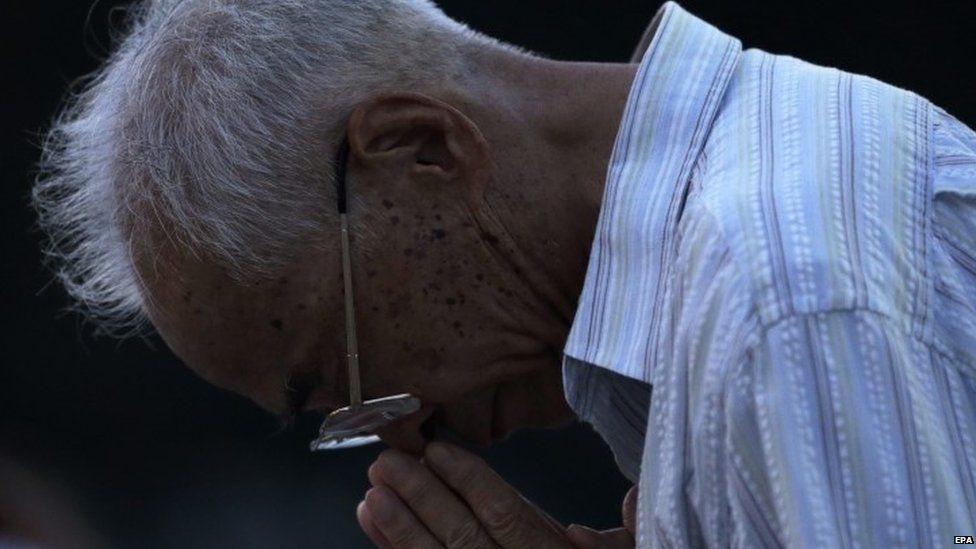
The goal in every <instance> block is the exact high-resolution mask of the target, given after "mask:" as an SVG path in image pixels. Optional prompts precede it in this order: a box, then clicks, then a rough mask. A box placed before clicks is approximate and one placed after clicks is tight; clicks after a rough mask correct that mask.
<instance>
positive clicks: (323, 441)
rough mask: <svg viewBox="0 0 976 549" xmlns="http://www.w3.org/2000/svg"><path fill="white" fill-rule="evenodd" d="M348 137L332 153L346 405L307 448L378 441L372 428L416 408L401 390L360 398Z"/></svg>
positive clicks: (334, 447) (415, 402)
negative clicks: (348, 207) (342, 300)
mask: <svg viewBox="0 0 976 549" xmlns="http://www.w3.org/2000/svg"><path fill="white" fill-rule="evenodd" d="M348 158H349V140H348V139H347V138H346V137H345V136H344V137H343V138H342V142H341V143H340V144H339V150H338V152H337V153H336V162H335V166H336V168H335V169H336V197H337V199H338V203H339V221H340V228H341V230H340V235H339V237H340V241H341V243H342V281H343V288H344V297H345V306H346V362H347V365H348V370H349V406H346V407H343V408H339V409H338V410H335V411H333V412H332V413H331V414H329V415H328V416H326V418H325V421H323V422H322V426H321V427H319V436H318V437H316V438H315V440H313V441H312V443H311V445H310V448H311V450H312V451H313V452H314V451H316V450H339V449H342V448H352V447H355V446H362V445H364V444H371V443H374V442H377V441H379V437H377V436H376V435H375V434H373V432H374V431H376V429H379V428H380V427H383V426H385V425H389V424H390V423H392V422H394V421H396V420H398V419H400V418H403V417H405V416H407V415H409V414H412V413H413V412H416V411H417V410H419V409H420V399H418V398H417V397H415V396H413V395H411V394H407V393H402V394H399V395H393V396H388V397H382V398H376V399H371V400H367V401H365V402H364V401H363V394H362V388H361V386H360V380H359V349H358V343H357V341H356V314H355V309H354V308H353V296H352V268H351V267H350V264H349V223H348V220H347V219H346V161H347V160H348Z"/></svg>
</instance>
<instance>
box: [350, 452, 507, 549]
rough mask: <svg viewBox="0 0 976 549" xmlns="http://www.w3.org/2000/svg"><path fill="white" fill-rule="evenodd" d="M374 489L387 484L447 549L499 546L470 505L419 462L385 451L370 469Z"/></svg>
mask: <svg viewBox="0 0 976 549" xmlns="http://www.w3.org/2000/svg"><path fill="white" fill-rule="evenodd" d="M368 476H369V481H370V482H371V483H373V485H374V486H378V485H386V486H389V487H390V488H392V489H393V491H394V492H396V494H397V495H398V496H400V499H402V500H403V502H404V503H406V504H407V506H408V507H410V509H411V510H412V511H413V513H414V514H415V515H416V516H417V518H419V519H420V521H421V522H423V523H424V524H425V525H426V526H427V529H428V530H430V532H431V533H432V534H434V537H436V538H437V539H438V540H440V541H441V543H443V544H444V546H446V547H448V548H450V549H454V548H459V547H464V548H469V547H470V548H472V549H479V548H492V547H497V545H496V544H495V542H494V541H493V540H492V539H491V537H490V536H489V535H488V533H487V532H485V530H484V528H482V527H481V523H479V522H478V520H477V519H475V517H474V514H472V512H471V510H470V509H468V506H467V505H466V504H465V503H464V502H463V501H461V499H459V498H458V497H457V495H455V494H454V492H452V491H451V490H450V488H448V487H447V486H446V485H445V484H444V482H443V481H442V480H441V479H439V478H437V476H436V475H434V473H433V472H432V471H431V470H430V469H428V468H427V467H426V466H424V465H423V464H421V463H420V462H419V461H417V460H416V459H414V458H412V457H410V456H408V455H407V454H404V453H403V452H399V451H397V450H385V451H384V452H383V453H381V454H380V457H379V458H377V460H376V463H374V464H373V465H372V466H370V468H369V472H368Z"/></svg>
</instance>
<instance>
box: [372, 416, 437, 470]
mask: <svg viewBox="0 0 976 549" xmlns="http://www.w3.org/2000/svg"><path fill="white" fill-rule="evenodd" d="M436 410H437V407H436V406H435V405H433V404H424V405H422V406H421V407H420V409H419V410H417V411H416V412H414V413H412V414H410V415H409V416H406V417H404V418H401V419H398V420H397V421H395V422H393V423H391V424H389V425H386V426H385V427H381V428H379V429H377V430H376V434H377V435H379V437H380V439H381V440H382V441H383V442H384V443H385V444H386V445H387V446H389V447H391V448H396V449H397V450H400V451H403V452H407V453H408V454H413V455H416V456H418V457H419V456H422V455H423V453H424V447H425V446H426V445H427V438H428V437H427V436H425V434H424V429H423V426H424V423H426V422H427V420H429V419H430V418H431V416H432V415H434V412H435V411H436Z"/></svg>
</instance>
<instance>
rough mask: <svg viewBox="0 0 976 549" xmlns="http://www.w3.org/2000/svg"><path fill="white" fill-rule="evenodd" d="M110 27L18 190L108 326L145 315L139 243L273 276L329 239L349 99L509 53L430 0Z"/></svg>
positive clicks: (273, 3) (191, 15)
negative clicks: (172, 247)
mask: <svg viewBox="0 0 976 549" xmlns="http://www.w3.org/2000/svg"><path fill="white" fill-rule="evenodd" d="M127 28H128V30H127V32H126V34H125V36H124V38H123V39H122V40H121V42H120V43H119V44H118V46H117V48H116V49H115V50H114V51H113V52H112V53H111V54H110V55H109V57H108V59H106V60H105V62H104V64H103V65H102V67H101V68H99V69H98V70H97V71H96V72H95V73H93V74H91V75H89V76H88V77H87V79H86V80H84V81H83V84H84V85H83V87H82V90H81V91H80V92H79V93H76V94H72V95H71V96H70V97H69V100H68V101H67V102H66V106H65V108H64V109H63V110H62V111H61V113H60V114H59V115H58V116H57V117H56V118H55V120H54V123H53V125H52V127H51V129H50V131H49V133H48V134H47V138H46V139H45V141H44V146H43V149H44V150H43V153H42V156H41V162H40V175H39V177H38V178H37V181H36V185H35V188H34V195H33V203H34V206H35V208H36V209H37V211H38V214H39V221H40V225H41V227H42V228H43V229H44V230H45V231H46V233H47V234H48V237H49V245H48V248H47V253H48V257H49V259H50V260H51V264H52V265H53V266H54V270H55V272H56V273H57V275H58V277H59V278H60V280H61V281H62V283H63V284H64V285H65V287H66V288H67V290H68V292H69V293H70V294H71V296H73V297H74V298H75V300H76V302H77V304H78V305H79V306H80V307H79V309H81V310H82V311H83V312H85V313H87V315H88V316H89V317H91V318H92V319H94V320H96V321H98V324H99V325H100V327H101V328H102V329H103V331H108V332H117V331H118V330H119V329H126V328H132V327H136V326H138V325H140V324H141V323H142V321H143V320H144V319H145V314H144V299H145V298H144V297H143V296H142V295H141V294H140V291H139V285H138V283H137V278H136V273H135V269H134V267H133V264H132V260H131V258H132V253H133V246H134V245H135V244H140V245H145V242H144V241H145V239H146V238H147V235H148V234H149V233H150V232H153V233H154V234H156V233H162V234H164V235H165V237H166V238H168V239H170V240H171V241H173V242H176V243H178V244H179V245H180V246H184V247H185V248H186V249H188V250H192V251H193V253H195V254H198V255H199V254H206V255H207V257H213V258H214V259H215V260H217V261H218V262H219V263H221V264H222V265H223V266H224V267H225V268H227V269H228V272H230V273H231V274H232V275H233V276H235V277H237V278H239V279H247V278H249V277H253V276H270V275H273V273H274V272H275V271H276V270H277V269H280V268H282V267H283V266H284V265H285V264H286V263H287V262H288V261H289V260H291V259H293V258H295V257H296V254H297V253H300V251H301V247H302V246H305V247H306V249H307V246H315V245H322V244H323V243H326V242H330V240H328V239H323V235H324V234H326V231H323V228H324V227H326V226H331V225H334V224H336V223H338V220H337V218H336V216H335V213H334V212H335V210H334V206H333V204H334V203H335V198H334V188H333V185H332V184H331V182H332V181H333V168H334V167H333V166H332V156H333V152H332V151H334V150H335V147H336V146H337V143H338V141H339V139H340V138H341V131H342V127H343V124H344V122H345V120H346V118H347V117H348V115H349V113H350V111H351V109H352V107H353V106H354V105H355V104H356V103H358V102H360V101H362V100H363V99H365V98H367V97H369V96H370V95H373V94H375V93H378V92H381V91H387V90H423V89H425V88H428V87H430V86H437V85H439V84H443V83H445V82H447V81H450V80H452V79H461V78H466V77H468V76H470V75H469V71H470V70H471V68H470V67H469V66H468V65H467V64H466V63H465V62H464V58H465V55H464V53H465V52H475V51H476V50H478V49H483V48H486V47H493V48H503V49H509V50H512V51H517V52H521V53H525V51H524V50H521V49H519V48H516V47H514V46H510V45H507V44H502V43H500V42H498V41H495V40H493V39H491V38H488V37H486V36H484V35H481V34H478V33H476V32H474V31H472V30H470V29H468V28H467V27H466V26H465V25H463V24H462V23H459V22H457V21H454V20H452V19H450V18H449V17H447V16H446V15H445V14H444V13H443V12H441V11H440V10H439V9H438V8H437V7H436V6H435V5H433V4H432V3H431V2H430V1H429V0H182V1H180V0H154V1H150V2H147V3H144V4H141V5H139V6H137V7H135V8H134V9H133V10H132V11H131V12H130V14H129V18H128V23H127ZM360 207H361V205H360ZM326 224H331V225H326ZM366 230H367V231H368V228H366ZM329 234H331V233H329ZM140 239H142V242H139V240H140ZM368 240H369V234H363V233H360V234H359V235H358V238H357V247H358V249H359V250H364V248H368V242H367V241H368Z"/></svg>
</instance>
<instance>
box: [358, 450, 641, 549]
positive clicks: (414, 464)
mask: <svg viewBox="0 0 976 549" xmlns="http://www.w3.org/2000/svg"><path fill="white" fill-rule="evenodd" d="M369 481H370V483H371V484H372V485H373V487H372V488H370V489H369V490H368V491H367V492H366V497H365V498H364V499H363V501H362V502H361V503H360V504H359V506H358V507H357V508H356V518H357V519H358V520H359V524H360V526H361V527H362V529H363V531H365V532H366V535H368V536H369V538H370V539H371V540H373V543H375V544H376V545H377V546H379V547H381V548H383V549H415V548H423V549H427V548H439V547H446V548H448V549H453V548H505V549H515V548H519V549H521V548H532V549H535V548H539V549H544V548H554V549H564V548H574V547H580V548H594V549H596V548H600V549H616V548H621V549H623V548H627V549H631V548H633V547H634V538H633V514H634V507H635V501H636V491H635V490H634V489H633V488H632V489H631V491H630V492H628V494H627V497H626V498H625V499H624V505H623V507H624V511H623V514H624V524H625V525H627V527H626V528H624V527H621V528H615V529H613V530H606V531H603V532H597V531H596V530H592V529H589V528H586V527H581V526H576V525H573V526H570V527H569V528H566V527H564V526H562V525H561V524H560V523H559V522H558V521H556V520H555V519H553V518H552V517H550V516H549V515H548V514H546V513H545V512H544V511H542V510H541V509H539V508H538V507H536V506H535V505H534V504H533V503H532V502H530V501H529V500H527V499H525V498H524V497H522V495H521V494H519V493H518V491H516V490H515V489H514V488H513V487H512V486H511V485H509V484H508V483H507V482H505V481H504V479H502V478H501V477H500V476H499V475H498V474H497V473H496V472H495V471H493V470H492V469H491V468H490V467H488V464H487V463H485V462H484V460H482V459H481V458H479V457H477V456H475V455H473V454H471V453H469V452H466V451H464V450H462V449H461V448H458V447H456V446H453V445H450V444H447V443H443V442H433V443H430V444H428V445H427V448H426V451H425V453H424V457H423V459H422V460H421V459H418V458H416V457H413V456H411V455H409V454H406V453H404V452H400V451H398V450H386V451H384V452H383V453H381V454H380V456H379V458H377V460H376V462H375V463H373V465H372V466H370V468H369Z"/></svg>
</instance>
